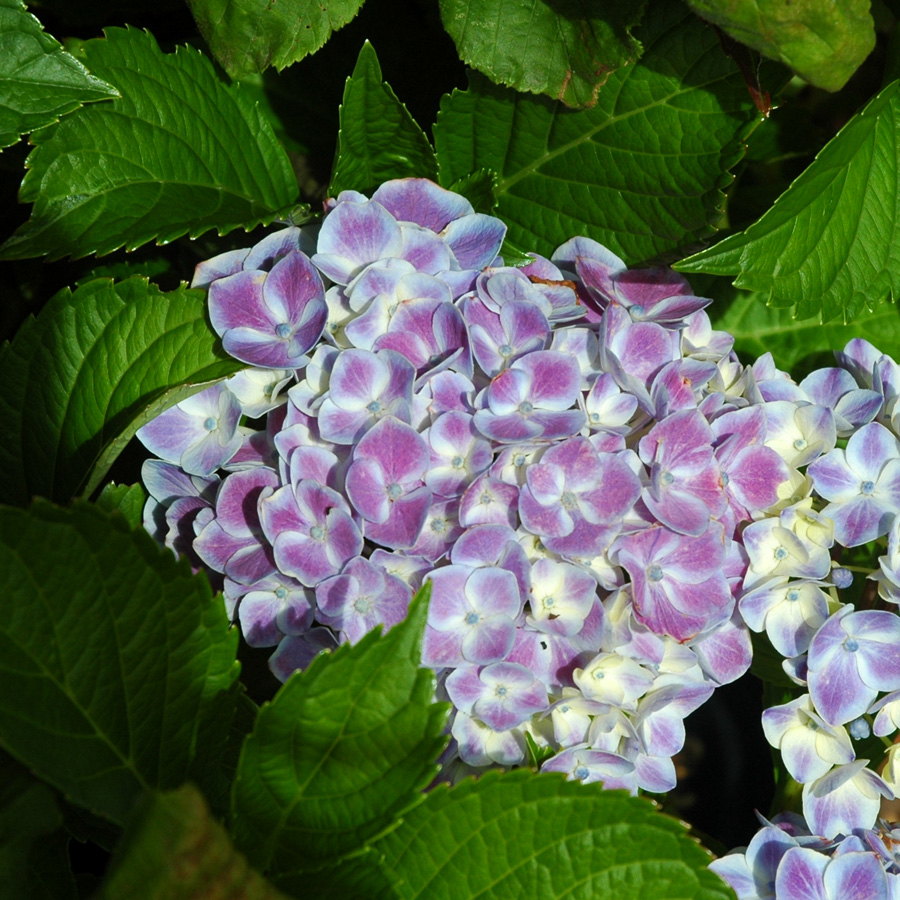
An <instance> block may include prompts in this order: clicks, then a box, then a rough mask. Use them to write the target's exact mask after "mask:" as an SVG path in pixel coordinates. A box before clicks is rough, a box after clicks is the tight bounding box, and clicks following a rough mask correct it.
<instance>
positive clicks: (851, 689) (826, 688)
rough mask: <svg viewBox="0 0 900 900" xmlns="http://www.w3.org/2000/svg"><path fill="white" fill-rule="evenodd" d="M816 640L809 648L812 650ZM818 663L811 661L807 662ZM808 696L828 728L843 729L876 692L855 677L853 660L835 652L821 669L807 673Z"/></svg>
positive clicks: (848, 656) (856, 674) (874, 696)
mask: <svg viewBox="0 0 900 900" xmlns="http://www.w3.org/2000/svg"><path fill="white" fill-rule="evenodd" d="M815 642H816V639H815V638H813V640H812V643H811V644H810V652H811V653H812V652H813V650H814V648H815ZM813 661H815V662H817V663H818V662H822V660H820V659H818V658H815V659H814V660H810V662H813ZM807 678H808V681H809V693H810V696H811V697H812V700H813V703H814V704H815V706H816V709H817V710H818V711H819V713H820V714H821V716H822V718H823V719H824V720H825V721H826V722H828V724H829V725H843V724H845V723H847V722H850V721H852V720H853V719H856V718H858V717H859V716H861V715H862V714H863V713H864V712H865V711H866V710H867V709H868V708H869V706H870V704H871V703H872V701H873V700H874V699H875V698H876V697H877V696H878V691H877V690H875V689H874V688H870V687H867V686H866V685H865V684H863V682H862V680H861V679H860V677H859V671H858V669H857V661H856V656H855V654H853V653H848V652H846V650H843V649H838V650H836V651H835V652H834V653H832V654H830V658H828V660H827V665H826V667H825V668H823V669H815V670H813V669H810V670H809V673H808V676H807Z"/></svg>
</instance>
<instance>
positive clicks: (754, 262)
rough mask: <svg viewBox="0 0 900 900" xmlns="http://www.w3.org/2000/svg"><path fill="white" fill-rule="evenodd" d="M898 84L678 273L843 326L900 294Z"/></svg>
mask: <svg viewBox="0 0 900 900" xmlns="http://www.w3.org/2000/svg"><path fill="white" fill-rule="evenodd" d="M898 173H900V82H894V83H893V84H892V85H891V86H890V87H888V88H885V90H883V91H882V92H881V93H880V94H878V95H877V96H876V97H874V98H873V99H872V100H871V101H870V102H869V104H868V105H867V106H866V107H865V109H863V110H862V111H861V112H859V113H857V114H856V115H855V116H854V117H853V118H852V119H851V120H850V121H849V122H848V123H847V124H846V125H845V126H844V127H843V128H842V129H841V130H840V132H838V134H837V135H836V136H835V137H834V138H832V140H831V141H829V142H828V144H826V145H825V147H824V148H823V149H822V150H821V152H820V153H819V154H818V155H817V156H816V158H815V159H814V160H813V162H812V163H810V165H809V166H808V167H807V168H806V169H805V170H804V171H803V173H802V174H801V175H800V177H799V178H797V179H796V181H794V182H793V183H792V184H791V186H790V187H789V188H788V189H787V190H786V191H785V192H784V193H783V194H782V195H781V196H780V197H779V198H778V199H777V200H776V201H775V205H774V206H773V207H772V208H771V209H770V210H769V211H768V212H767V213H765V215H763V217H762V218H761V219H759V220H758V221H756V222H754V223H753V224H752V225H751V226H750V227H749V228H748V229H747V230H746V231H744V232H742V233H740V234H733V235H731V236H730V237H727V238H725V240H724V241H720V242H719V243H718V244H715V245H714V246H712V247H710V248H709V249H707V250H703V251H701V252H700V253H696V254H694V255H693V256H689V257H688V258H687V259H684V260H682V261H681V262H679V263H678V264H677V265H676V266H675V268H677V269H679V270H680V271H682V272H708V273H710V274H713V275H736V276H737V277H736V278H735V280H734V284H735V286H737V287H740V288H746V289H748V290H751V291H758V292H760V294H761V295H762V297H763V299H764V301H765V302H766V303H768V304H769V305H770V306H782V307H790V306H792V307H794V316H795V317H796V318H801V319H804V318H807V317H809V316H817V317H818V319H819V321H821V322H828V321H830V320H831V319H835V318H838V317H840V318H841V320H842V321H843V322H844V323H847V322H849V321H850V320H851V319H853V318H854V317H855V316H857V315H858V314H859V313H860V312H861V311H862V310H864V309H869V310H872V309H874V308H875V307H876V306H878V305H879V304H880V303H882V302H883V301H884V299H885V297H886V296H888V295H890V296H891V297H892V298H894V297H898V296H900V175H898Z"/></svg>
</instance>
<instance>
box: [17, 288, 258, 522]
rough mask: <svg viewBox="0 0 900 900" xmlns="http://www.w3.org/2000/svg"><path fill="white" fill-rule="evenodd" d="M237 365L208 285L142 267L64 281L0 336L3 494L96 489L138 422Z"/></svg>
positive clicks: (63, 496)
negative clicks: (211, 316) (156, 275)
mask: <svg viewBox="0 0 900 900" xmlns="http://www.w3.org/2000/svg"><path fill="white" fill-rule="evenodd" d="M240 368H242V364H241V363H238V362H237V361H236V360H233V359H231V358H230V357H229V356H227V354H226V353H225V352H224V350H222V349H221V345H220V342H219V339H218V338H217V337H216V335H215V333H214V332H213V331H212V330H211V329H210V327H209V325H208V324H207V321H206V303H205V294H204V292H202V291H198V290H190V289H188V288H184V287H181V288H178V289H177V290H174V291H171V292H169V293H163V292H162V291H160V290H159V288H157V287H155V286H154V285H151V284H149V283H148V282H147V281H146V279H143V278H131V279H129V280H128V281H123V282H120V283H119V284H115V283H113V282H112V281H109V280H106V279H99V280H97V281H92V282H90V283H88V284H85V285H83V286H82V287H80V288H78V289H77V290H76V291H75V292H74V293H72V292H70V291H69V290H68V289H65V290H63V291H61V292H60V293H58V294H57V295H56V296H55V297H54V298H53V299H52V300H51V301H50V302H49V303H48V304H47V305H46V306H45V307H44V309H43V310H42V311H41V313H40V315H39V316H38V317H37V318H36V319H28V320H26V322H25V323H24V324H23V325H22V327H21V328H20V329H19V331H18V333H17V334H16V336H15V338H14V339H13V341H12V343H11V344H6V345H4V346H3V347H2V348H0V416H2V417H3V421H4V423H5V429H6V434H5V440H4V441H3V442H2V444H0V502H4V503H16V504H19V505H24V504H25V503H26V502H27V501H28V499H29V498H30V497H32V496H33V495H35V494H37V495H40V496H45V497H50V498H51V499H54V500H58V501H60V502H65V501H67V500H69V499H71V498H72V497H73V496H75V495H76V494H77V493H78V492H79V491H80V490H85V492H86V493H88V494H90V493H91V492H92V491H93V489H94V488H95V487H96V486H97V485H98V484H99V482H100V480H101V479H102V478H103V476H104V475H105V473H106V472H107V471H108V469H109V466H110V465H111V464H112V461H113V460H114V459H115V458H116V456H117V455H118V454H119V452H120V451H121V450H122V448H123V447H124V445H125V444H126V443H127V442H128V440H130V438H131V437H132V435H133V434H134V432H135V431H137V429H138V428H139V427H140V426H141V425H143V424H144V423H145V422H147V421H149V420H150V419H151V418H153V417H154V416H156V415H158V414H159V413H160V412H161V411H162V409H163V408H166V407H168V406H171V405H172V404H173V403H176V402H178V401H179V400H183V399H184V398H185V397H186V396H189V395H190V394H191V393H194V392H196V391H197V390H199V389H200V386H201V385H202V384H204V383H208V382H210V381H215V380H217V379H220V378H224V377H225V376H227V375H231V374H233V373H234V372H236V371H238V370H239V369H240Z"/></svg>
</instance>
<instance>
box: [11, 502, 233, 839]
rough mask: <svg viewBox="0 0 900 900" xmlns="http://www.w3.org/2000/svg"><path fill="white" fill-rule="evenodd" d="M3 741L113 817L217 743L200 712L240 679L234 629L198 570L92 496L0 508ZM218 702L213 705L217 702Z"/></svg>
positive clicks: (192, 767)
mask: <svg viewBox="0 0 900 900" xmlns="http://www.w3.org/2000/svg"><path fill="white" fill-rule="evenodd" d="M0 580H2V595H3V597H4V601H5V606H6V614H5V615H4V616H3V620H2V622H0V744H2V745H3V746H4V747H5V748H6V749H7V750H8V751H9V752H10V753H11V754H12V755H13V756H15V757H16V758H17V759H19V760H20V761H21V762H22V763H24V764H25V765H27V766H28V767H29V768H30V769H32V770H33V771H34V772H35V773H36V774H37V775H39V776H40V777H41V778H42V779H43V780H45V781H47V782H49V783H50V784H52V785H53V786H55V787H56V788H58V789H59V790H61V791H62V792H63V793H65V794H66V795H67V796H68V798H69V799H70V800H72V802H74V803H76V804H78V805H80V806H84V807H86V808H88V809H89V810H91V811H93V812H96V813H99V814H101V815H103V816H106V817H107V818H109V819H110V820H112V821H113V822H116V823H119V824H121V823H122V822H123V821H124V819H125V817H126V815H127V814H128V811H129V810H130V808H131V806H132V804H133V802H134V801H135V799H136V797H137V796H138V794H139V793H140V791H141V790H142V789H144V788H148V787H154V788H161V789H168V788H172V787H175V786H177V785H179V784H181V783H182V782H183V781H184V780H185V778H186V777H187V776H188V774H189V773H191V774H195V773H198V772H199V773H200V774H202V772H203V769H204V763H205V765H207V766H210V767H212V766H213V765H215V764H217V763H218V760H219V755H220V748H218V747H208V746H202V745H198V742H197V733H198V729H199V725H198V721H199V720H202V719H203V718H204V716H205V714H206V710H207V708H208V707H209V706H210V705H211V704H216V702H217V698H218V697H219V695H220V694H222V693H223V692H227V691H228V690H229V688H230V687H231V686H232V684H233V683H234V681H235V679H236V678H237V674H238V670H239V666H238V663H237V662H236V660H235V654H236V652H237V643H238V640H237V632H236V631H234V630H230V629H229V624H228V619H227V616H226V614H225V608H224V606H223V604H222V602H221V600H220V599H218V598H213V596H212V592H211V590H210V587H209V582H208V581H207V579H206V578H205V577H204V576H194V575H192V574H191V570H190V566H189V565H188V564H187V562H185V561H184V560H181V561H178V560H176V559H175V558H174V556H173V555H172V553H171V552H170V551H168V550H165V549H163V548H160V547H159V546H157V545H156V544H155V543H154V541H153V539H152V538H151V537H150V536H149V535H148V534H147V533H146V532H144V531H141V530H132V529H131V528H130V527H129V526H128V524H127V523H126V522H125V521H123V520H122V519H120V518H119V517H111V516H107V515H106V514H104V513H103V512H102V511H101V510H98V509H97V508H96V507H95V506H92V505H90V504H85V503H78V504H76V505H74V506H73V507H71V508H61V507H57V506H53V505H52V504H50V503H47V502H46V501H38V502H36V503H35V504H34V505H32V506H31V507H30V508H29V509H28V510H21V509H16V508H14V507H0ZM220 712H224V711H221V710H220Z"/></svg>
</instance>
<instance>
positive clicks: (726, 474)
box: [722, 472, 731, 487]
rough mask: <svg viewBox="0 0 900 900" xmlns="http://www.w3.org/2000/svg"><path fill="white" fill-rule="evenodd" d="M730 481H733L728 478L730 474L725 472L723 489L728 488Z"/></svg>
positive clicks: (723, 474)
mask: <svg viewBox="0 0 900 900" xmlns="http://www.w3.org/2000/svg"><path fill="white" fill-rule="evenodd" d="M730 481H731V479H730V478H729V477H728V473H727V472H723V473H722V487H728V483H729V482H730Z"/></svg>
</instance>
